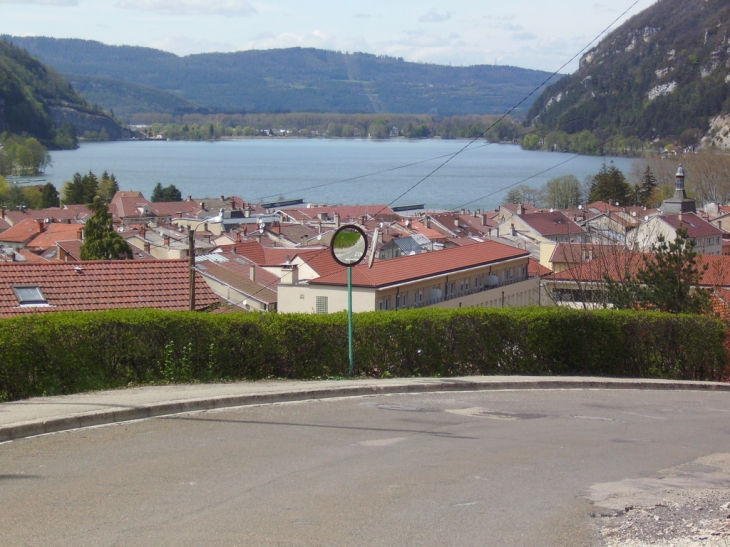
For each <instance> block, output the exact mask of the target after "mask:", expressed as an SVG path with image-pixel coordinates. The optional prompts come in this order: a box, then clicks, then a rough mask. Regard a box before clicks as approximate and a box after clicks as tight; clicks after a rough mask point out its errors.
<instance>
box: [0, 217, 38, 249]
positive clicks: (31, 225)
mask: <svg viewBox="0 0 730 547" xmlns="http://www.w3.org/2000/svg"><path fill="white" fill-rule="evenodd" d="M40 233H41V225H40V224H39V222H38V221H37V220H35V219H33V218H26V219H23V220H22V221H20V222H19V223H17V224H16V225H14V226H12V227H11V228H8V229H7V230H5V231H4V232H3V233H2V234H0V241H2V242H7V243H21V244H25V243H27V242H28V241H30V240H31V239H33V238H34V237H35V236H37V235H38V234H40Z"/></svg>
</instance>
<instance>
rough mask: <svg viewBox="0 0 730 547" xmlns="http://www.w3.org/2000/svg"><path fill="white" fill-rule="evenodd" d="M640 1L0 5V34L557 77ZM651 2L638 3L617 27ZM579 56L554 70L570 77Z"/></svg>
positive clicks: (53, 0)
mask: <svg viewBox="0 0 730 547" xmlns="http://www.w3.org/2000/svg"><path fill="white" fill-rule="evenodd" d="M635 1H637V0H598V1H596V0H508V1H505V0H499V1H497V0H480V1H475V0H469V1H467V0H450V1H448V2H444V1H439V2H436V1H433V2H429V0H368V1H367V2H363V1H362V0H350V1H349V2H343V1H342V0H306V1H303V0H267V1H256V0H0V34H11V35H15V36H50V37H55V38H82V39H86V40H97V41H100V42H104V43H106V44H111V45H133V46H145V47H152V48H157V49H162V50H165V51H169V52H172V53H175V54H177V55H190V54H193V53H207V52H213V51H221V52H228V51H241V50H248V49H272V48H286V47H296V46H301V47H316V48H323V49H329V50H335V51H342V52H351V53H352V52H356V51H359V52H366V53H374V54H377V55H389V56H393V57H402V58H403V59H405V60H406V61H416V62H426V63H437V64H450V65H454V66H464V65H475V64H490V65H491V64H500V65H512V66H519V67H523V68H532V69H539V70H546V71H550V72H552V71H557V70H559V69H560V68H561V66H562V65H564V64H565V63H566V62H568V61H569V60H570V59H571V58H572V57H573V56H574V55H575V54H576V53H578V52H579V51H581V50H582V49H583V48H584V47H585V46H586V45H587V44H588V43H590V42H591V40H593V39H594V38H595V37H596V36H597V35H598V34H599V33H600V32H601V31H603V30H604V29H605V28H606V27H607V26H609V25H610V24H611V23H612V22H613V21H614V20H615V19H616V18H617V17H619V15H621V14H622V13H623V12H624V11H625V10H626V9H627V8H629V7H630V6H631V5H632V4H633V3H634V2H635ZM655 1H656V0H638V3H637V4H636V6H634V7H633V8H632V9H631V10H630V11H629V12H628V14H627V15H626V16H624V17H623V18H622V19H621V20H620V21H619V24H620V22H621V21H623V20H625V19H627V18H628V17H630V16H632V15H635V14H637V13H639V12H640V11H642V10H644V9H646V8H647V7H649V6H650V5H652V4H653V3H654V2H655ZM577 68H578V60H577V59H576V60H575V61H573V62H571V63H569V64H568V65H567V66H566V67H565V68H563V69H562V70H560V72H563V73H567V72H572V71H574V70H575V69H577Z"/></svg>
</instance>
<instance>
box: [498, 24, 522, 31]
mask: <svg viewBox="0 0 730 547" xmlns="http://www.w3.org/2000/svg"><path fill="white" fill-rule="evenodd" d="M489 26H490V27H491V28H498V29H502V30H508V31H510V32H519V31H521V30H525V27H523V26H522V25H513V24H512V23H490V24H489Z"/></svg>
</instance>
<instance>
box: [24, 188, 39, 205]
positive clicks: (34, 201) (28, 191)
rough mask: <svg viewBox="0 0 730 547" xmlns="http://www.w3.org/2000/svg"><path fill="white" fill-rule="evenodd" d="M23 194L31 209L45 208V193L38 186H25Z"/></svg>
mask: <svg viewBox="0 0 730 547" xmlns="http://www.w3.org/2000/svg"><path fill="white" fill-rule="evenodd" d="M23 196H24V197H25V202H26V203H27V204H28V208H29V209H43V194H42V193H41V189H40V188H38V187H37V186H24V187H23Z"/></svg>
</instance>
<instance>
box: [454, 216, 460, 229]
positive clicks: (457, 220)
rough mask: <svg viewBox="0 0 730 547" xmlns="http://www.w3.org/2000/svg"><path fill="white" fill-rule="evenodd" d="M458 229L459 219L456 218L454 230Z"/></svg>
mask: <svg viewBox="0 0 730 547" xmlns="http://www.w3.org/2000/svg"><path fill="white" fill-rule="evenodd" d="M458 227H459V219H458V218H455V219H454V228H458Z"/></svg>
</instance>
